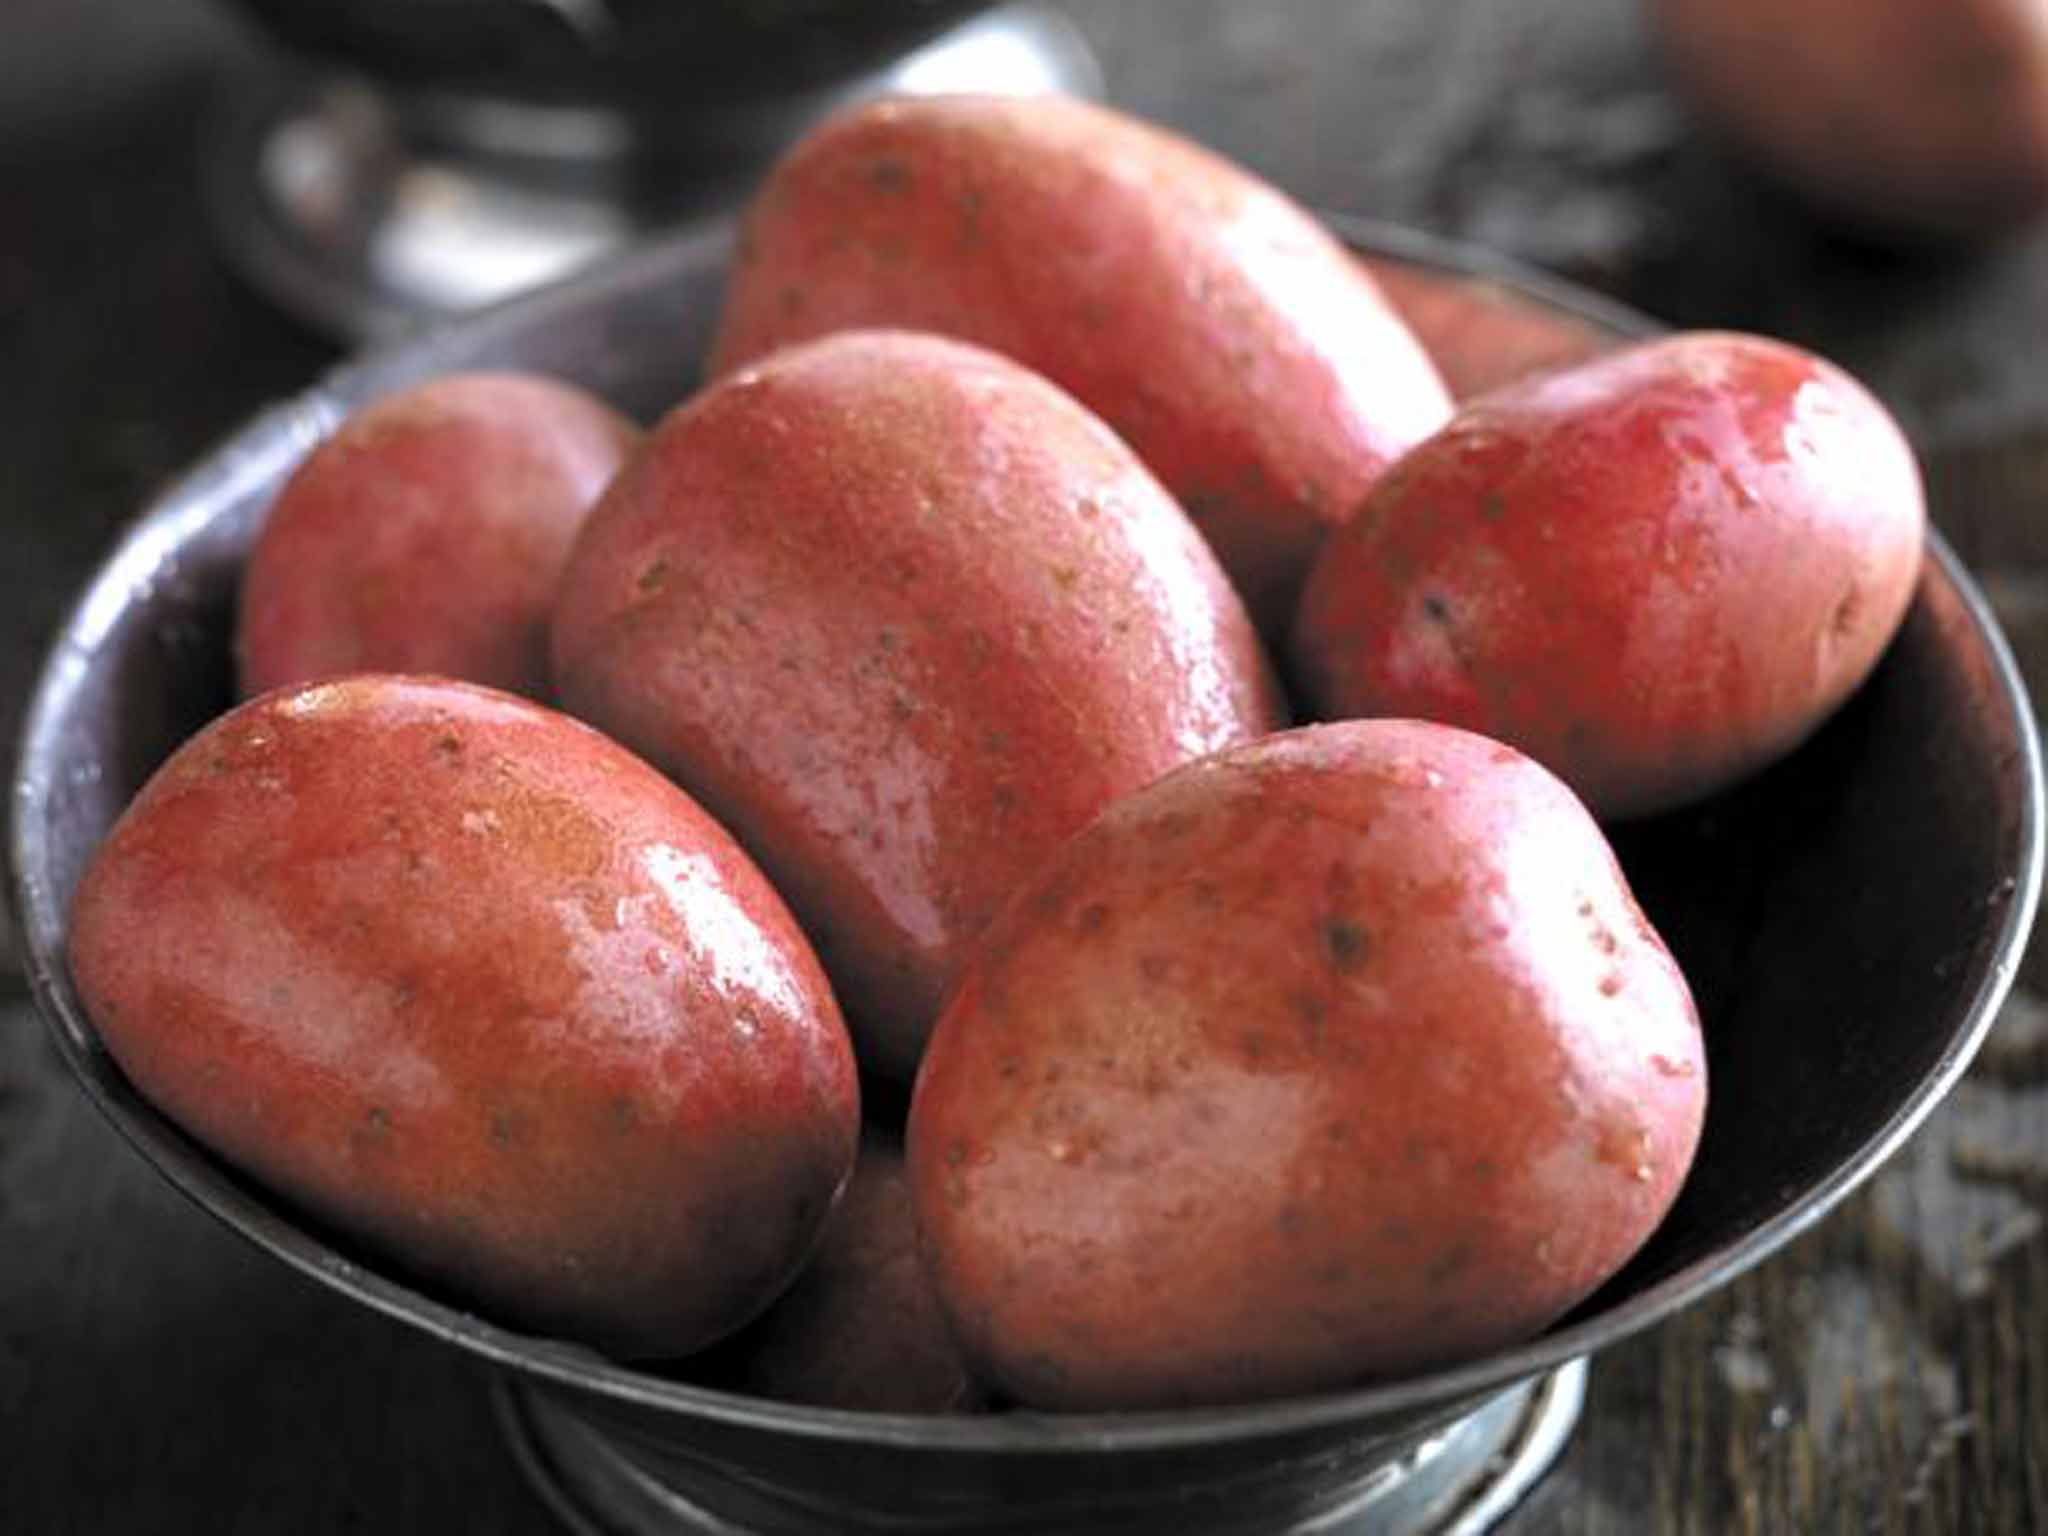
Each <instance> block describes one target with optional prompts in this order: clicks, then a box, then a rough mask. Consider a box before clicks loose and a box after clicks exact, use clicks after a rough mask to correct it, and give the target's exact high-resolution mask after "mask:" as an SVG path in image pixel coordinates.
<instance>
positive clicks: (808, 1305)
mask: <svg viewBox="0 0 2048 1536" xmlns="http://www.w3.org/2000/svg"><path fill="white" fill-rule="evenodd" d="M713 1353H714V1355H715V1356H716V1358H715V1359H710V1360H706V1361H704V1362H701V1370H699V1371H694V1372H693V1379H698V1380H705V1381H707V1383H708V1384H709V1385H713V1386H720V1387H724V1388H727V1389H728V1390H732V1391H739V1392H746V1393H749V1394H751V1395H753V1396H755V1397H769V1398H774V1399H776V1400H777V1401H779V1402H789V1403H809V1404H811V1405H813V1406H815V1407H821V1408H854V1409H859V1410H861V1411H863V1412H868V1413H965V1412H971V1411H974V1410H976V1409H978V1408H980V1407H981V1406H983V1400H982V1393H981V1390H980V1388H979V1386H978V1385H977V1384H976V1383H975V1381H974V1380H973V1378H972V1377H971V1376H970V1375H969V1374H968V1371H967V1364H966V1362H965V1361H964V1360H962V1359H961V1357H960V1348H959V1346H958V1345H957V1344H955V1343H954V1342H953V1336H952V1333H951V1331H950V1330H949V1329H948V1327H947V1324H946V1317H945V1313H944V1312H942V1311H941V1310H940V1308H939V1300H938V1297H937V1296H936V1295H934V1294H933V1292H932V1285H931V1280H930V1278H929V1277H928V1276H927V1275H926V1274H925V1271H924V1261H923V1260H922V1259H921V1258H920V1257H919V1255H918V1251H917V1215H916V1212H915V1211H914V1210H913V1209H912V1207H911V1201H910V1180H909V1175H908V1173H907V1172H906V1171H905V1168H904V1161H903V1142H902V1139H901V1137H900V1136H897V1135H895V1134H893V1133H891V1132H888V1131H884V1130H881V1129H879V1128H877V1127H875V1126H872V1125H870V1126H869V1127H868V1128H867V1129H866V1130H865V1131H864V1132H863V1134H862V1136H861V1145H860V1161H859V1162H858V1163H856V1164H855V1165H854V1170H853V1178H852V1179H851V1180H850V1181H849V1182H848V1184H847V1186H846V1194H845V1196H844V1197H843V1198H842V1199H841V1200H840V1202H839V1204H838V1206H837V1207H836V1208H835V1209H834V1210H833V1212H832V1217H831V1220H829V1221H828V1222H827V1223H826V1225H825V1233H824V1236H823V1237H821V1238H820V1239H819V1240H818V1248H817V1251H816V1252H815V1253H814V1254H813V1255H812V1256H811V1261H810V1263H809V1265H808V1266H806V1268H805V1269H804V1272H803V1274H802V1275H800V1276H799V1277H798V1278H797V1281H796V1284H794V1285H792V1286H791V1287H790V1288H789V1290H788V1291H786V1292H785V1293H784V1294H783V1295H782V1296H781V1298H780V1299H778V1300H777V1301H776V1303H775V1304H774V1305H773V1306H772V1307H770V1308H769V1309H768V1310H767V1311H766V1312H764V1313H763V1314H762V1315H761V1316H760V1317H758V1318H756V1319H755V1320H754V1321H753V1322H752V1323H751V1324H749V1325H748V1326H747V1327H745V1328H743V1329H741V1330H740V1332H739V1333H738V1334H736V1335H734V1337H732V1338H731V1339H729V1340H728V1341H726V1343H725V1344H723V1345H721V1346H720V1347H719V1348H718V1349H717V1350H716V1351H714V1352H713Z"/></svg>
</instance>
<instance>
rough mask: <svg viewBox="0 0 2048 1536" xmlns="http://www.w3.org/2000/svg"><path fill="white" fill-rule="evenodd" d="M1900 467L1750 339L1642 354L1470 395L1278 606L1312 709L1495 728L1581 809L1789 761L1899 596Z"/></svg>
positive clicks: (1910, 572)
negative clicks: (1286, 612)
mask: <svg viewBox="0 0 2048 1536" xmlns="http://www.w3.org/2000/svg"><path fill="white" fill-rule="evenodd" d="M1925 524H1926V514H1925V509H1924V506H1923V502H1922V493H1921V486H1920V476H1919V471H1918V469H1917V467H1916V465H1915V462H1914V459H1913V454H1912V451H1911V449H1910V448H1909V447H1908V446H1907V444H1906V441H1905V438H1904V437H1903V436H1902V435H1901V433H1900V432H1899V429H1898V427H1897V425H1896V424H1895V423H1894V422H1893V421H1892V419H1891V417H1890V416H1889V415H1888V414H1886V412H1885V410H1884V408H1883V407H1882V406H1881V405H1879V404H1878V402H1877V401H1876V400H1875V399H1873V398H1872V397H1871V396H1870V394H1869V393H1868V392H1866V391H1865V390H1864V389H1863V388H1862V386H1860V385H1859V384H1857V383H1856V382H1855V381H1854V380H1853V379H1851V378H1849V376H1848V375H1846V374H1844V373H1843V372H1841V371H1840V370H1839V369H1837V368H1835V367H1833V366H1831V365H1830V364H1828V363H1826V362H1824V361H1822V360H1821V359H1819V358H1816V357H1813V356H1812V355H1810V354H1808V353H1805V352H1802V351H1800V350H1798V349H1797V348H1794V347H1790V346H1787V345H1785V344H1783V343H1781V342H1775V341H1767V340H1763V339H1761V338H1757V337H1749V336H1737V335H1729V334H1718V333H1696V334H1690V335H1683V336H1675V337H1670V338H1667V339H1665V340H1661V341H1657V342H1651V343H1647V344H1643V345H1639V346H1636V347H1632V348H1629V349H1627V350H1625V351H1621V352H1617V353H1614V354H1612V355H1610V356H1609V357H1606V358H1603V359H1600V360H1597V361H1595V362H1591V363H1588V364H1585V365H1582V366H1581V367H1579V368H1576V369H1572V370H1569V371H1566V372H1561V373H1554V374H1548V375H1542V376H1538V377H1534V378H1531V379H1529V380H1527V381H1525V382H1523V383H1521V384H1517V385H1511V386H1509V387H1507V388H1506V389H1503V390H1498V391H1495V392H1494V393H1492V394H1489V395H1486V396H1484V397H1482V398H1480V399H1478V400H1475V401H1473V402H1471V403H1469V404H1467V405H1466V406H1465V407H1464V408H1463V409H1461V410H1460V412H1459V414H1458V415H1457V416H1456V417H1455V418H1454V419H1453V420H1452V422H1451V423H1450V425H1449V426H1447V427H1446V428H1445V429H1444V430H1443V431H1442V432H1440V433H1438V434H1437V435H1436V436H1435V437H1433V438H1431V439H1430V440H1429V441H1428V442H1426V443H1424V444H1422V445H1421V446H1420V447H1418V448H1417V449H1416V450H1415V451H1414V452H1413V453H1411V454H1409V455H1408V457H1407V458H1406V459H1404V460H1403V461H1402V462H1401V464H1400V465H1399V466H1398V467H1397V468H1396V469H1395V470H1394V471H1393V472H1392V473H1390V474H1389V475H1388V476H1387V477H1386V478H1385V479H1383V480H1382V481H1381V482H1380V484H1379V486H1378V487H1376V488H1375V490H1374V492H1373V494H1372V495H1371V496H1370V497H1368V498H1367V500H1366V502H1365V504H1364V505H1363V506H1362V507H1361V508H1360V510H1359V514H1358V517H1357V518H1356V519H1355V520H1354V521H1353V522H1352V523H1351V524H1350V526H1348V527H1347V528H1345V529H1344V530H1343V531H1342V532H1341V533H1340V534H1339V535H1338V536H1336V537H1335V538H1333V539H1332V540H1331V541H1330V542H1329V544H1328V545H1327V546H1326V547H1325V549H1324V552H1323V554H1322V556H1321V558H1320V559H1319V561H1318V563H1317V566H1316V569H1315V572H1314V574H1313V575H1312V576H1311V578H1310V580H1309V584H1308V586H1307V588H1306V590H1305V591H1304V592H1303V595H1302V604H1301V611H1300V613H1299V615H1298V617H1297V620H1296V624H1295V630H1294V637H1293V645H1292V650H1291V654H1292V661H1293V680H1294V682H1295V684H1296V686H1297V687H1298V688H1299V689H1300V690H1301V692H1302V696H1303V699H1304V701H1305V702H1306V703H1307V704H1308V705H1310V706H1312V709H1313V712H1314V713H1315V714H1317V715H1319V716H1321V717H1325V718H1328V717H1333V716H1339V717H1341V716H1365V715H1388V714H1393V715H1415V716H1421V717H1425V718H1428V719H1433V720H1443V721H1447V722H1449V723H1451V724H1455V725H1462V726H1465V727H1468V728H1469V729H1472V730H1476V731H1481V732H1484V733H1485V734H1487V735H1490V736H1497V737H1499V738H1500V739H1502V740H1504V741H1508V742H1511V743H1513V744H1514V745H1515V746H1517V747H1519V748H1520V749H1521V750H1523V751H1524V752H1527V753H1529V754H1530V755H1531V756H1533V757H1535V758H1536V759H1538V760H1539V761H1540V762H1542V763H1544V764H1545V765H1546V766H1548V767H1549V768H1551V769H1552V770H1553V771H1554V772H1556V773H1558V774H1559V775H1560V776H1562V777H1563V779H1564V780H1565V782H1566V783H1568V784H1570V785H1571V786H1572V788H1573V789H1575V790H1576V791H1577V792H1578V793H1579V794H1580V795H1581V796H1582V797H1584V799H1585V800H1586V801H1587V802H1588V804H1590V805H1591V806H1592V808H1593V809H1594V811H1595V812H1596V813H1598V814H1599V815H1601V816H1603V817H1623V816H1633V815H1641V814H1646V813H1649V812H1653V811H1659V810H1664V809H1667V808H1669V807H1672V806H1676V805H1680V804H1683V803H1685V802H1688V801H1691V800H1696V799H1699V798H1701V797H1703V796H1705V795H1709V794H1712V793H1714V792H1715V791H1717V790H1719V789H1721V788H1723V787H1725V786H1726V785H1728V784H1731V783H1733V782H1734V781H1736V780H1737V779H1740V778H1742V777H1743V776H1745V775H1747V774H1749V773H1751V772H1754V771H1755V770H1757V769H1759V768H1761V767H1763V766H1764V765H1765V764H1767V763H1769V762H1771V761H1772V760H1774V759H1775V758H1777V757H1779V756H1781V755H1783V754H1784V753H1785V752H1788V751H1790V750H1791V749H1792V748H1793V747H1794V746H1796V745H1797V744H1798V743H1799V742H1800V741H1802V740H1803V739H1805V737H1806V736H1807V735H1809V734H1810V733H1811V732H1812V731H1813V730H1814V729H1816V728H1817V727H1818V726H1819V725H1820V723H1821V722H1822V721H1823V720H1824V719H1826V718H1827V716H1828V715H1829V714H1831V713H1832V712H1833V711H1834V710H1835V709H1836V708H1837V707H1838V706H1839V705H1840V704H1841V703H1842V702H1843V700H1844V699H1846V698H1847V697H1848V696H1849V694H1850V693H1851V692H1853V691H1854V690H1855V688H1856V687H1857V685H1858V684H1860V683H1861V682H1862V681H1863V679H1864V678H1865V677H1866V676H1867V675H1868V674H1869V672H1870V670H1871V668H1872V667H1873V666H1875V665H1876V662H1877V659H1878V657H1879V656H1880V655H1881V654H1882V652H1883V651H1884V648H1885V646H1886V645H1887V644H1888V643H1889V642H1890V640H1891V637H1892V635H1893V633H1894V632H1895V631H1896V630H1897V628H1898V625H1899V623H1900V621H1901V619H1902V618H1903V617H1904V615H1905V611H1906V607H1907V605H1908V603H1909V602H1910V601H1911V599H1912V595H1913V589H1914V585H1915V583H1916V581H1917V579H1918V576H1919V570H1920V560H1921V546H1922V539H1923V535H1924V530H1925Z"/></svg>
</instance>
